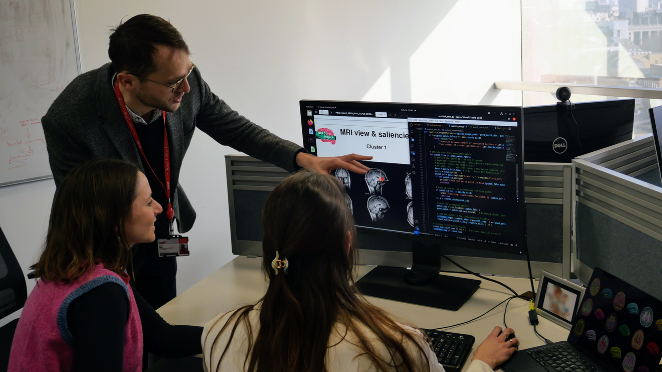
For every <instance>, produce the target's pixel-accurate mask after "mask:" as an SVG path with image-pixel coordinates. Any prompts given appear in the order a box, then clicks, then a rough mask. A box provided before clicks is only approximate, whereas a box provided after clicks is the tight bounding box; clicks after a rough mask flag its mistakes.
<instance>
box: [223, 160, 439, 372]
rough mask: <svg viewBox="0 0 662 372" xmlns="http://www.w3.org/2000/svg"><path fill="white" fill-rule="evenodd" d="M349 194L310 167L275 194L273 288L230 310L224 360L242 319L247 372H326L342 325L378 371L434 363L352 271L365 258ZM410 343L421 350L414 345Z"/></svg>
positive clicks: (267, 251) (269, 249)
mask: <svg viewBox="0 0 662 372" xmlns="http://www.w3.org/2000/svg"><path fill="white" fill-rule="evenodd" d="M344 195H345V190H344V188H343V186H342V185H341V184H340V183H339V182H338V180H337V179H335V178H334V177H332V176H330V175H328V174H320V173H314V172H310V171H301V172H298V173H296V174H294V175H292V176H290V177H289V178H287V179H286V180H285V181H283V182H282V183H280V184H279V185H278V186H276V188H275V189H274V190H273V191H272V192H271V194H270V195H269V198H268V199H267V202H266V204H265V206H264V211H263V213H262V224H263V227H264V238H263V241H262V248H263V256H262V260H263V261H262V268H263V271H264V273H265V275H266V277H267V278H268V280H269V286H268V289H267V293H266V294H265V295H264V297H263V298H262V299H261V300H260V301H259V302H258V303H257V304H254V305H248V306H244V307H242V308H240V309H238V310H236V311H235V312H233V313H232V314H231V315H230V317H229V319H228V321H227V322H226V323H225V325H224V326H223V328H222V330H221V332H220V333H219V335H220V334H222V333H223V332H224V331H226V328H229V327H230V324H232V322H234V326H232V331H231V335H230V339H229V341H228V344H227V345H225V348H224V350H223V354H222V355H221V360H222V359H223V357H225V354H226V353H227V351H228V349H229V345H230V343H231V342H232V337H233V336H234V334H235V331H236V330H237V327H238V326H239V325H240V324H243V325H244V326H245V327H246V331H247V332H246V333H247V334H248V341H247V342H248V350H249V353H248V355H247V356H246V360H245V362H244V369H247V370H248V371H251V372H267V371H268V372H309V371H326V365H325V361H324V360H325V356H326V354H327V349H328V348H329V347H332V346H333V345H329V338H330V336H331V333H332V331H334V329H335V325H336V323H339V324H342V325H344V326H345V327H346V329H347V332H348V333H352V334H354V335H355V336H356V339H357V340H358V342H357V346H358V347H359V348H361V349H362V350H363V351H364V353H363V354H364V355H366V356H367V357H368V358H370V360H371V361H372V363H373V364H374V366H375V367H376V368H377V370H379V371H392V370H395V371H414V370H416V365H417V362H418V363H420V361H421V360H422V359H423V360H426V361H427V358H426V357H425V352H424V350H423V349H422V347H421V346H420V344H419V341H417V340H416V339H415V338H414V336H413V335H412V334H411V333H410V332H408V331H407V330H405V329H403V327H402V326H400V324H398V323H397V322H396V321H395V320H393V318H392V317H391V316H390V315H388V314H387V313H386V312H385V311H384V310H382V309H380V308H378V307H376V306H373V305H371V304H370V303H368V302H367V301H366V300H365V298H364V297H363V296H362V295H361V294H360V293H359V292H358V291H357V289H356V287H355V285H354V284H355V283H354V278H353V275H352V270H353V265H354V262H356V260H357V259H358V249H357V245H356V240H355V237H356V229H355V227H354V220H353V218H352V215H351V212H350V211H349V208H348V207H347V204H346V201H345V196H344ZM348 233H349V235H348ZM348 239H350V241H349V242H348ZM348 244H349V252H347V250H346V249H347V245H348ZM276 251H278V254H279V256H280V258H283V257H287V259H288V262H289V268H288V271H287V275H284V274H283V273H282V269H281V270H279V271H280V273H279V274H278V275H275V272H274V270H273V269H272V268H271V262H272V260H273V259H274V258H275V257H276ZM257 305H261V306H260V307H261V310H260V328H259V331H258V332H257V335H254V334H253V330H252V329H251V324H250V321H249V318H248V314H249V313H250V311H251V310H253V309H254V308H255V307H256V306H257ZM365 327H367V328H368V329H370V330H371V331H372V332H374V334H375V335H376V336H377V338H378V339H379V341H380V342H381V343H382V344H383V346H384V347H386V349H387V350H388V353H387V354H388V357H386V358H384V356H383V354H382V355H380V353H379V352H378V350H380V349H381V347H380V346H381V345H376V344H374V342H372V341H370V340H369V337H371V335H368V334H366V332H365ZM217 340H218V337H217V338H216V339H215V340H214V341H213V342H214V344H216V342H217ZM406 343H409V344H411V345H416V347H415V348H414V349H413V350H412V349H411V348H410V349H407V348H406V346H405V344H406ZM215 346H216V345H213V347H212V350H213V349H215ZM219 365H220V361H219ZM246 367H247V368H246ZM217 368H218V367H217ZM427 370H429V365H427Z"/></svg>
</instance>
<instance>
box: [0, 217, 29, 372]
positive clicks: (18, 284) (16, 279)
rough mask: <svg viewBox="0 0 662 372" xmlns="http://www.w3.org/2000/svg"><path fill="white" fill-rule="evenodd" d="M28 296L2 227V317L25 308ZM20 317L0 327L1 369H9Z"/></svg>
mask: <svg viewBox="0 0 662 372" xmlns="http://www.w3.org/2000/svg"><path fill="white" fill-rule="evenodd" d="M27 298H28V289H27V287H26V285H25V277H24V276H23V271H22V270H21V266H20V265H19V264H18V261H17V260H16V257H15V256H14V252H12V250H11V247H10V246H9V242H7V238H5V234H4V233H3V232H2V229H1V228H0V319H2V318H5V317H6V316H7V315H10V314H11V313H13V312H15V311H16V310H18V309H21V308H23V305H25V300H26V299H27ZM17 324H18V319H14V320H12V321H11V322H9V323H7V324H6V325H4V326H3V327H1V328H0V371H2V372H4V371H7V367H8V366H9V352H10V351H11V344H12V341H13V340H14V332H15V331H16V325H17Z"/></svg>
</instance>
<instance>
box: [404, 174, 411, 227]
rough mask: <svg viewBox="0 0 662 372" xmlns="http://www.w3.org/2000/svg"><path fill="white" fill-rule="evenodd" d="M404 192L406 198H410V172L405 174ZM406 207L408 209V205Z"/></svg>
mask: <svg viewBox="0 0 662 372" xmlns="http://www.w3.org/2000/svg"><path fill="white" fill-rule="evenodd" d="M405 194H407V199H411V173H407V175H406V176H405ZM410 204H411V203H410ZM407 209H409V207H407ZM412 226H413V225H412Z"/></svg>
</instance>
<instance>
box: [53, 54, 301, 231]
mask: <svg viewBox="0 0 662 372" xmlns="http://www.w3.org/2000/svg"><path fill="white" fill-rule="evenodd" d="M114 74H115V72H114V71H113V68H112V66H111V64H110V63H108V64H106V65H104V66H102V67H100V68H98V69H96V70H92V71H89V72H86V73H84V74H82V75H80V76H78V77H77V78H76V79H74V80H73V81H72V82H71V83H70V84H69V85H68V86H67V87H66V88H65V89H64V91H63V92H62V93H61V94H60V95H59V96H58V97H57V99H56V100H55V102H53V104H52V105H51V107H50V108H49V109H48V112H47V113H46V116H44V117H43V118H42V119H41V123H42V125H43V127H44V133H45V135H46V146H47V149H48V157H49V161H50V165H51V170H52V171H53V177H54V178H55V185H56V186H57V187H59V186H60V183H62V180H63V179H64V177H65V176H66V175H67V174H68V173H69V171H71V170H72V169H73V168H75V167H76V166H78V165H80V164H82V163H84V162H87V161H90V160H94V159H103V158H114V159H123V160H126V161H129V162H131V163H134V164H136V165H137V166H138V167H139V168H140V169H141V170H142V171H143V173H144V171H145V170H144V169H143V166H142V161H141V160H140V154H139V153H138V149H137V148H136V145H135V143H134V140H133V137H132V136H131V132H130V131H129V128H128V126H127V125H126V121H125V120H124V117H123V116H122V111H121V110H120V107H119V104H118V103H117V99H116V97H115V92H114V90H113V87H112V85H111V79H112V76H113V75H114ZM188 83H189V85H190V86H191V91H190V92H189V93H188V94H185V95H184V97H183V98H182V102H181V105H180V107H179V109H178V110H177V111H175V112H173V113H169V114H168V115H166V128H167V130H168V141H169V143H170V159H171V160H170V162H171V172H172V177H173V179H179V172H180V170H181V165H182V161H183V160H184V155H185V154H186V150H187V149H188V147H189V144H190V143H191V138H192V137H193V132H195V128H196V127H197V128H199V129H200V130H201V131H203V132H205V133H207V134H208V135H209V136H210V137H212V138H213V139H214V140H216V142H218V143H220V144H222V145H226V146H230V147H232V148H234V149H236V150H238V151H241V152H244V153H246V154H248V155H250V156H253V157H255V158H258V159H260V160H263V161H267V162H270V163H273V164H275V165H277V166H279V167H281V168H284V169H286V170H288V171H293V170H294V169H295V167H296V164H295V156H296V154H297V153H298V152H299V151H301V150H302V148H301V147H300V146H299V145H296V144H294V143H293V142H290V141H286V140H283V139H281V138H280V137H278V136H276V135H274V134H271V133H270V132H269V131H267V130H266V129H264V128H261V127H260V126H258V125H256V124H254V123H252V122H251V121H249V120H248V119H246V118H245V117H243V116H241V115H239V114H238V113H237V112H236V111H234V110H232V109H231V108H230V107H229V106H228V105H227V104H226V103H225V102H224V101H223V100H221V99H219V98H218V97H217V96H216V95H215V94H214V93H212V92H211V90H210V89H209V86H208V85H207V83H205V82H204V80H202V77H201V76H200V71H198V69H197V68H195V69H194V70H193V73H191V75H189V77H188ZM173 208H174V210H175V217H176V218H177V223H178V228H179V231H180V232H182V233H183V232H186V231H188V230H190V229H191V227H192V226H193V222H194V221H195V210H194V209H193V206H191V202H190V201H189V200H188V198H187V197H186V194H185V193H184V190H183V189H182V187H181V185H179V183H178V184H177V187H176V188H175V191H174V195H173Z"/></svg>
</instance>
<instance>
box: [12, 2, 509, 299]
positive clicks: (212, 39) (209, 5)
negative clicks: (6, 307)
mask: <svg viewBox="0 0 662 372" xmlns="http://www.w3.org/2000/svg"><path fill="white" fill-rule="evenodd" d="M76 11H77V15H76V16H77V21H78V33H79V40H80V48H81V57H82V66H83V71H84V72H85V71H89V70H91V69H94V68H97V67H98V66H100V65H102V64H104V63H106V62H108V56H107V45H108V35H109V29H110V28H111V27H112V26H115V25H117V24H118V22H119V21H120V20H121V19H128V18H130V17H131V16H133V15H136V14H140V13H152V14H156V15H159V16H161V17H164V18H166V19H169V20H170V21H171V22H172V23H173V24H174V25H175V27H177V28H178V29H179V30H180V31H181V32H182V34H183V35H184V37H185V39H186V41H187V43H188V44H189V47H190V49H191V51H192V55H191V60H192V61H193V62H194V63H195V64H196V65H197V66H198V67H199V68H200V71H201V72H202V76H203V77H204V78H205V80H206V81H207V82H208V83H209V85H210V86H211V88H212V90H213V91H214V92H215V93H216V94H217V95H219V96H220V97H222V98H223V99H225V100H226V102H228V104H229V105H230V106H231V107H233V108H234V109H236V110H237V111H239V112H240V113H242V114H243V115H245V116H247V117H248V118H250V119H251V120H253V121H254V122H256V123H258V124H260V125H262V126H264V127H265V128H267V129H269V130H271V131H272V132H274V133H276V134H278V135H279V136H281V137H283V138H286V139H289V140H292V141H294V142H297V143H299V142H300V141H301V140H300V138H299V137H300V129H299V114H298V101H299V100H300V99H334V100H371V101H401V102H433V103H463V104H477V103H483V104H490V103H493V104H500V105H521V94H520V93H519V92H512V91H504V92H500V93H498V92H495V91H493V89H492V88H491V87H492V84H493V82H494V81H497V80H520V78H521V53H520V51H521V33H520V25H521V19H520V7H519V0H499V1H494V0H446V1H438V0H430V1H419V0H414V1H407V2H404V1H397V0H364V1H358V2H357V1H350V0H336V1H328V0H327V1H322V0H292V1H288V2H272V1H264V0H262V1H260V0H225V1H212V0H189V1H187V2H181V1H172V0H161V1H156V0H143V1H139V2H138V1H130V0H115V1H112V2H111V1H98V0H96V1H95V0H86V1H77V2H76ZM229 153H236V151H234V150H232V149H229V148H224V147H222V146H219V145H217V144H215V143H214V142H213V141H212V140H211V139H210V138H209V137H207V136H206V135H205V134H203V133H201V132H197V134H196V135H195V136H194V138H193V141H192V144H191V147H190V148H189V151H188V154H187V156H186V159H185V161H184V166H183V170H182V176H181V177H180V178H181V183H182V185H183V187H184V189H185V190H186V192H187V195H189V197H190V198H191V201H192V203H193V205H194V206H195V208H196V210H197V212H198V219H197V221H196V224H195V227H194V228H193V229H192V230H191V232H190V234H189V236H190V237H191V248H192V249H191V256H190V257H186V258H181V259H179V275H178V291H180V292H181V291H183V290H185V289H186V288H188V287H190V286H191V285H193V284H195V283H196V282H198V281H199V280H201V279H202V278H204V277H205V276H207V275H208V274H209V273H211V272H212V271H214V270H215V269H217V268H218V267H220V266H222V265H223V264H225V263H226V262H228V261H229V260H231V259H232V254H231V251H230V231H229V219H228V213H227V206H228V202H227V193H226V185H225V182H226V181H225V166H224V159H223V156H224V155H225V154H229ZM53 192H54V186H53V182H52V180H51V181H43V182H37V183H33V184H26V185H19V186H13V187H9V188H0V210H2V211H3V213H2V216H1V217H0V224H1V225H0V226H2V228H3V230H5V233H6V234H7V237H8V240H9V242H10V244H12V247H15V250H17V251H19V252H18V256H19V261H20V262H21V265H22V266H23V268H24V269H25V268H26V267H27V266H29V264H30V263H32V262H33V260H34V257H35V255H36V254H37V253H38V249H39V246H40V243H41V240H42V239H43V236H44V234H45V228H46V223H47V219H48V213H49V210H50V202H51V199H52V195H53Z"/></svg>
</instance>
